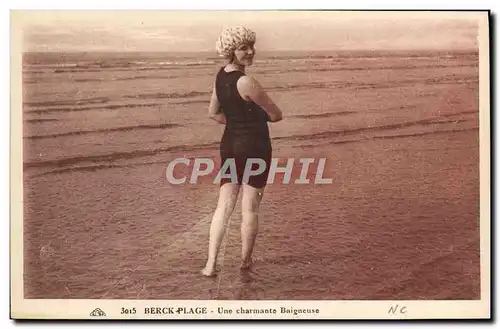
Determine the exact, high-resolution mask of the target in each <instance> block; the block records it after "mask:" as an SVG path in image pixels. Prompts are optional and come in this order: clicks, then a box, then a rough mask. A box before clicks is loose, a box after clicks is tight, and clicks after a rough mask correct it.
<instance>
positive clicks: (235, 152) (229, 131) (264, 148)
mask: <svg viewBox="0 0 500 329" xmlns="http://www.w3.org/2000/svg"><path fill="white" fill-rule="evenodd" d="M244 75H245V73H243V72H241V71H232V72H226V71H225V70H224V68H221V69H220V71H219V73H218V74H217V78H216V81H215V90H216V94H217V98H218V99H219V103H220V105H221V109H222V112H223V113H224V115H225V116H226V127H225V129H224V134H223V136H222V139H221V142H220V157H221V166H223V165H224V163H225V162H226V161H227V160H228V159H234V161H235V163H236V171H237V177H238V181H237V183H238V184H241V183H242V180H243V174H244V171H245V165H246V162H247V160H248V159H249V158H258V159H262V160H264V162H265V163H266V168H265V170H264V172H263V173H261V174H259V175H256V176H250V177H249V181H248V185H251V186H253V187H255V188H262V187H264V186H265V185H266V183H267V177H268V176H269V167H270V164H271V157H272V147H271V139H270V137H269V127H268V126H267V121H269V116H268V115H267V113H266V112H265V111H264V110H263V109H262V108H261V107H260V106H258V105H257V104H255V103H254V102H253V101H246V100H244V99H243V98H242V97H241V96H240V94H239V92H238V88H237V87H236V83H237V82H238V79H239V78H240V77H242V76H244ZM226 168H228V169H227V170H225V171H224V173H225V174H227V173H231V171H230V170H231V166H229V167H226ZM251 168H252V170H256V169H257V168H258V164H253V165H252V167H251ZM230 182H231V179H230V178H222V179H221V182H220V185H221V186H222V185H223V184H225V183H230Z"/></svg>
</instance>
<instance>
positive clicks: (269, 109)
mask: <svg viewBox="0 0 500 329" xmlns="http://www.w3.org/2000/svg"><path fill="white" fill-rule="evenodd" d="M237 88H238V92H239V93H240V95H242V96H243V98H244V99H245V100H247V101H248V100H251V101H253V102H254V103H255V104H257V105H259V106H260V107H261V108H262V109H263V110H264V111H266V113H267V115H268V116H269V119H270V121H271V122H278V121H281V120H282V119H283V113H281V110H280V109H279V107H278V106H277V105H276V103H274V102H273V100H272V99H271V97H269V95H268V94H267V93H266V91H265V90H264V88H262V86H261V85H260V83H259V82H258V81H257V80H255V79H254V78H251V77H249V76H242V77H241V78H240V79H239V80H238V83H237Z"/></svg>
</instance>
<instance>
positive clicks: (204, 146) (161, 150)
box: [23, 142, 220, 169]
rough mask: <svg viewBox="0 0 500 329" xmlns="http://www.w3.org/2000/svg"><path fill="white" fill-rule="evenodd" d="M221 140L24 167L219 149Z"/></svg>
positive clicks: (31, 165)
mask: <svg viewBox="0 0 500 329" xmlns="http://www.w3.org/2000/svg"><path fill="white" fill-rule="evenodd" d="M219 145H220V142H215V143H209V144H196V145H177V146H171V147H167V148H156V149H150V150H134V151H130V152H113V153H109V154H102V155H88V156H76V157H70V158H61V159H54V160H46V161H33V162H24V166H23V167H24V169H28V168H47V167H49V168H50V167H64V166H70V165H74V164H79V163H82V162H83V163H84V162H94V163H95V162H113V161H117V160H126V159H133V158H140V157H148V156H155V155H160V154H162V153H167V152H178V151H180V152H189V151H195V150H210V149H218V148H219Z"/></svg>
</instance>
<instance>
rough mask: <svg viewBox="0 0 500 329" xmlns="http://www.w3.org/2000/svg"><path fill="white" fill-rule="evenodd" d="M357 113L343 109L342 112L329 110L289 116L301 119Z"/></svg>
mask: <svg viewBox="0 0 500 329" xmlns="http://www.w3.org/2000/svg"><path fill="white" fill-rule="evenodd" d="M353 113H356V112H354V111H341V112H328V113H317V114H296V115H289V116H287V117H288V118H301V119H316V118H329V117H333V116H339V115H348V114H353Z"/></svg>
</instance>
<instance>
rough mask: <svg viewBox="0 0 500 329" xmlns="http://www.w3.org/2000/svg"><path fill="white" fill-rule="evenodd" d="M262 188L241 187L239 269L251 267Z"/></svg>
mask: <svg viewBox="0 0 500 329" xmlns="http://www.w3.org/2000/svg"><path fill="white" fill-rule="evenodd" d="M263 193H264V188H260V189H257V188H254V187H252V186H250V185H246V184H244V185H243V197H242V202H241V211H242V213H241V215H242V219H241V268H242V269H246V268H249V267H250V266H251V265H252V252H253V247H254V244H255V239H256V237H257V232H258V229H259V221H258V212H259V205H260V201H261V200H262V196H263Z"/></svg>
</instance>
